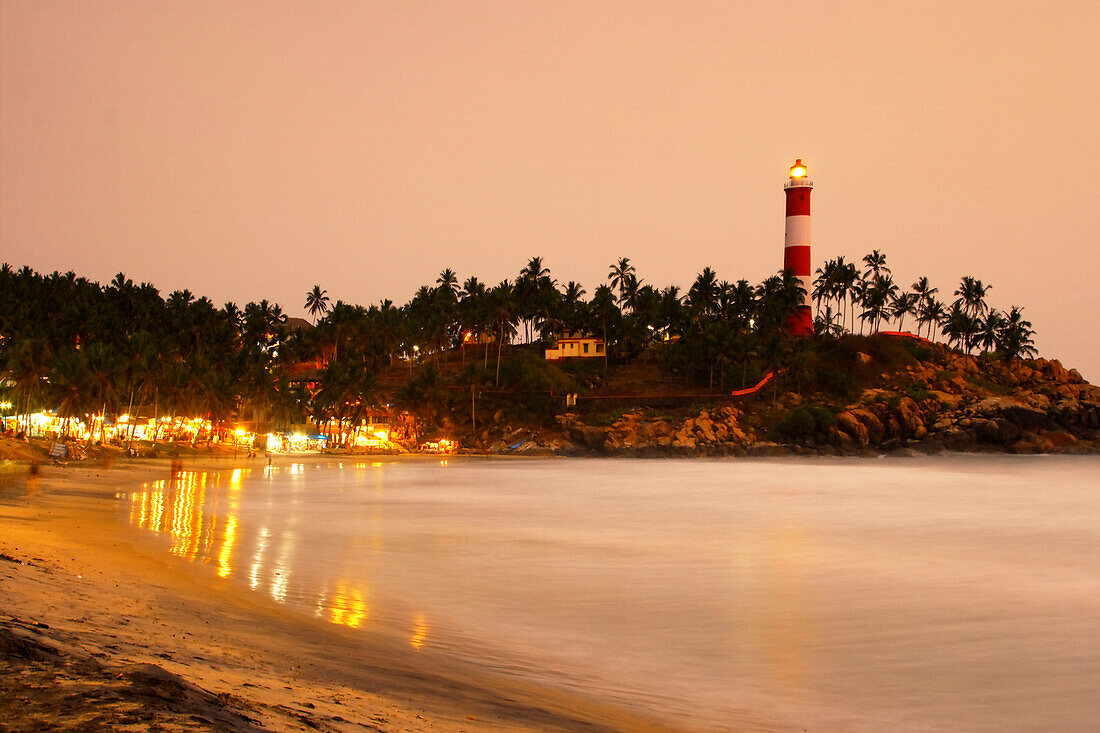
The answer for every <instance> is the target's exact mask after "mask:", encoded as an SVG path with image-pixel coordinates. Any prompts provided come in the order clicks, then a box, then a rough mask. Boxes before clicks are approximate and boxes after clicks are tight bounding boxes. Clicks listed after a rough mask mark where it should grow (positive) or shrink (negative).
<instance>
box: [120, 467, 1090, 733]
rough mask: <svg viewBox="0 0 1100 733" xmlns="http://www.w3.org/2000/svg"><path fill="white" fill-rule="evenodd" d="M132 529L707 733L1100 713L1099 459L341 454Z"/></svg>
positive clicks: (249, 575)
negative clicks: (352, 456)
mask: <svg viewBox="0 0 1100 733" xmlns="http://www.w3.org/2000/svg"><path fill="white" fill-rule="evenodd" d="M125 510H126V511H127V512H128V521H129V522H130V524H132V525H133V526H134V527H136V528H138V529H139V530H141V531H146V532H153V533H156V534H157V535H159V536H160V537H161V541H162V542H163V543H164V545H165V546H166V548H167V549H168V550H169V551H170V552H172V553H174V554H176V555H178V556H180V557H183V558H186V559H188V560H191V561H194V562H200V563H207V564H209V565H211V566H212V568H213V571H214V572H216V573H217V574H218V575H219V576H221V577H223V578H225V579H226V581H227V582H235V583H241V584H243V585H244V586H246V587H248V588H251V589H252V590H253V591H255V592H256V593H262V594H265V595H266V596H269V597H270V598H271V599H273V600H274V601H276V602H279V603H284V604H289V605H291V606H293V607H296V608H298V609H300V610H301V611H302V612H303V613H307V614H313V615H316V616H320V617H322V618H325V619H327V620H329V621H331V622H333V623H338V624H343V625H345V626H349V627H353V628H358V629H363V630H364V631H376V632H379V633H385V634H392V635H396V636H397V637H399V638H401V639H403V640H404V642H406V643H408V644H409V645H410V646H411V647H412V648H414V649H420V650H428V649H431V650H435V651H436V652H440V653H443V654H450V655H455V656H457V657H460V658H462V659H464V660H467V661H470V662H473V663H475V664H477V665H479V666H481V667H483V668H487V669H491V670H495V671H498V672H502V673H504V674H509V675H518V676H520V677H523V678H525V679H527V680H531V681H535V682H538V683H542V684H547V685H551V686H555V687H559V688H564V689H568V690H571V691H575V692H579V693H580V694H583V695H586V696H589V697H593V698H596V699H601V700H604V701H606V702H610V703H613V704H618V705H625V706H627V707H630V708H633V709H636V710H639V711H642V712H644V713H647V714H651V715H656V716H658V717H665V718H669V719H672V720H675V721H676V722H677V723H679V724H680V725H685V724H687V725H690V726H692V727H695V728H698V729H700V730H752V729H755V728H756V727H758V724H759V726H760V727H763V726H765V724H766V722H767V721H771V722H772V723H778V725H779V727H780V729H784V728H789V729H792V730H803V729H807V730H852V731H881V730H891V731H897V730H944V731H948V730H950V731H962V730H965V731H994V730H996V731H1004V730H1028V731H1033V730H1051V731H1078V730H1079V731H1087V730H1098V729H1100V694H1098V691H1100V458H1096V457H1068V456H1067V457H1050V456H1026V457H1025V456H956V457H928V458H905V459H879V460H875V459H853V460H847V459H822V460H810V459H805V460H803V459H783V460H774V461H771V460H596V459H529V460H492V459H478V458H469V459H462V458H451V459H448V460H443V461H428V460H381V461H369V460H358V461H356V460H345V461H344V462H342V463H339V462H304V463H292V464H289V465H277V466H274V467H272V468H264V467H257V468H255V469H252V470H249V469H238V470H229V471H215V472H204V473H185V474H184V475H183V476H182V477H181V478H180V480H179V481H177V482H174V483H173V482H170V481H160V482H153V483H150V484H148V485H147V486H145V487H143V488H142V489H141V490H139V491H136V492H134V493H133V494H132V495H131V497H130V498H129V501H128V503H127V504H126V506H125Z"/></svg>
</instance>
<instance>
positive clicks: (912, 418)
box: [898, 397, 924, 435]
mask: <svg viewBox="0 0 1100 733" xmlns="http://www.w3.org/2000/svg"><path fill="white" fill-rule="evenodd" d="M898 417H899V418H900V420H901V424H902V425H904V426H905V430H906V432H908V434H909V435H912V434H913V433H915V432H917V428H920V427H924V422H923V421H922V420H921V417H920V407H918V406H917V403H916V401H915V400H914V399H913V398H911V397H902V398H901V401H900V402H898Z"/></svg>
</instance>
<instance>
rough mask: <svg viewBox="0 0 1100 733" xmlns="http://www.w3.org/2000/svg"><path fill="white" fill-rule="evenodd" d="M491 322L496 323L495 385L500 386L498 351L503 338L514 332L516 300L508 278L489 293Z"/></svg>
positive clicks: (502, 345) (501, 345) (501, 346)
mask: <svg viewBox="0 0 1100 733" xmlns="http://www.w3.org/2000/svg"><path fill="white" fill-rule="evenodd" d="M490 302H491V304H492V305H491V312H492V319H493V323H495V324H497V326H498V328H497V373H496V386H497V387H499V386H500V352H501V349H502V348H503V347H504V339H505V338H510V337H511V335H512V334H513V333H514V332H515V329H514V326H515V318H516V301H515V288H514V287H513V285H512V283H511V282H509V281H508V280H502V281H501V283H500V284H499V285H497V286H496V287H495V288H493V290H492V291H491V294H490Z"/></svg>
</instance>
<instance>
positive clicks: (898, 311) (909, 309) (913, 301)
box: [890, 293, 918, 331]
mask: <svg viewBox="0 0 1100 733" xmlns="http://www.w3.org/2000/svg"><path fill="white" fill-rule="evenodd" d="M917 304H918V300H917V294H916V293H899V294H896V295H894V299H893V303H891V306H890V315H891V316H892V317H894V318H897V319H898V330H899V331H901V330H904V326H905V316H907V315H909V316H916V315H917V313H918V309H917Z"/></svg>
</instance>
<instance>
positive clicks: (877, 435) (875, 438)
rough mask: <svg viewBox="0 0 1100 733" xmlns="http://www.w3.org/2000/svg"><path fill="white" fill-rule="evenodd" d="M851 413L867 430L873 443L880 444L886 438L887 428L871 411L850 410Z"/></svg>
mask: <svg viewBox="0 0 1100 733" xmlns="http://www.w3.org/2000/svg"><path fill="white" fill-rule="evenodd" d="M849 413H850V414H851V415H852V417H854V418H855V419H856V420H858V421H859V422H860V423H861V424H862V425H864V426H865V427H866V428H867V433H868V437H869V438H870V440H871V442H872V443H879V442H881V441H882V439H883V438H884V437H885V436H886V426H885V425H883V424H882V421H881V420H879V419H878V417H876V416H875V414H874V413H873V412H871V411H870V410H864V409H856V410H849Z"/></svg>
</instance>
